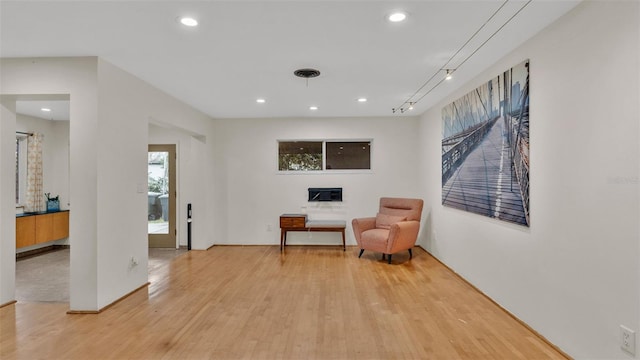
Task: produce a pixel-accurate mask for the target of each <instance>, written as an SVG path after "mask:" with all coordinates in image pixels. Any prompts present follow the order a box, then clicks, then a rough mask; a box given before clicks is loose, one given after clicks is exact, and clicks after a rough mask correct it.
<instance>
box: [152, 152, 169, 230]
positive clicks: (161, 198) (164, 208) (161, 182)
mask: <svg viewBox="0 0 640 360" xmlns="http://www.w3.org/2000/svg"><path fill="white" fill-rule="evenodd" d="M148 160H149V161H148V168H147V169H148V170H147V171H148V174H149V184H148V186H149V193H148V196H149V208H148V217H149V221H148V224H147V225H148V226H147V228H148V232H149V234H168V233H169V153H168V152H166V151H149V157H148Z"/></svg>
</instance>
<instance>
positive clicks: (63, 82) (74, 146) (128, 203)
mask: <svg viewBox="0 0 640 360" xmlns="http://www.w3.org/2000/svg"><path fill="white" fill-rule="evenodd" d="M0 70H1V75H2V76H1V81H2V82H1V84H0V89H1V90H2V94H3V95H20V96H22V95H25V94H26V95H28V94H67V95H69V98H70V125H69V126H70V129H69V132H70V150H69V151H70V165H69V166H70V179H69V182H70V193H69V198H70V200H71V204H72V211H71V214H70V236H69V239H70V243H71V269H70V270H71V281H70V298H71V299H70V307H71V309H72V310H98V309H100V308H102V307H104V306H106V305H108V304H110V303H111V302H113V301H115V300H117V299H118V298H120V297H121V296H123V295H125V294H127V293H128V292H130V291H132V290H134V289H136V288H138V287H139V286H141V285H144V284H145V283H146V282H147V278H148V275H147V256H148V255H147V254H148V250H147V243H148V240H147V231H146V218H147V207H146V204H147V195H146V183H147V174H146V167H147V144H148V124H149V121H151V120H152V119H154V120H153V121H157V122H161V123H165V124H173V125H174V126H178V127H180V128H182V129H187V130H188V131H189V132H190V133H192V134H196V135H197V136H198V139H199V141H200V142H201V143H202V144H203V145H201V146H196V147H197V150H198V151H199V152H200V154H199V156H201V160H202V161H204V162H206V163H210V164H211V163H213V161H212V160H211V159H213V155H212V152H213V146H212V144H211V143H208V144H207V142H206V139H207V137H212V134H211V129H212V128H213V126H212V124H211V120H210V119H209V117H207V116H206V115H204V114H202V113H200V112H198V111H196V110H194V109H192V108H191V107H189V106H188V105H186V104H184V103H181V102H179V101H177V100H176V99H174V98H172V97H170V96H168V95H167V94H165V93H162V92H160V91H159V90H157V89H155V88H153V87H151V86H150V85H148V84H146V83H145V82H143V81H141V80H140V79H137V78H135V77H134V76H132V75H129V74H127V73H125V72H124V71H122V70H120V69H118V68H116V67H115V66H113V65H111V64H109V63H107V62H105V61H103V60H100V59H98V58H95V57H87V58H37V59H0ZM5 112H6V113H8V114H9V115H7V116H6V117H7V118H10V117H11V116H10V115H11V114H12V113H11V110H10V109H9V110H8V111H4V109H3V113H2V114H3V117H5V116H4V114H5ZM13 116H15V115H13ZM10 120H11V119H9V121H8V122H7V123H6V124H8V125H6V126H7V128H10V129H8V130H9V131H10V132H11V133H13V131H14V130H15V118H14V119H13V123H12V122H11V121H10ZM2 126H3V133H2V134H3V135H2V137H3V139H5V138H8V135H6V134H5V133H4V126H5V122H4V119H3V125H2ZM14 136H15V135H14V134H11V137H14ZM2 144H4V140H3V142H2ZM204 144H206V145H204ZM3 153H4V152H3ZM10 154H11V152H10ZM0 166H1V167H2V174H7V173H13V167H12V166H13V165H11V164H10V163H9V162H6V161H2V162H0ZM208 175H211V173H208ZM203 181H205V182H206V183H208V184H209V185H210V187H211V188H213V186H214V181H213V179H204V180H203ZM3 184H4V183H0V190H2V197H1V198H0V201H2V206H1V207H0V209H4V208H5V207H7V204H8V203H9V202H11V203H13V202H14V201H13V199H14V197H13V196H14V190H13V189H14V186H13V185H11V189H9V187H8V186H3ZM140 186H142V188H140ZM139 190H142V191H139ZM7 195H9V196H7ZM212 198H213V191H207V190H206V189H205V190H203V193H202V196H201V197H199V198H198V199H197V201H198V202H199V204H198V207H199V208H201V209H203V214H202V215H201V216H202V218H203V219H206V218H210V217H211V216H209V215H208V214H206V211H207V206H206V203H207V202H211V201H212ZM13 206H14V205H13V204H12V205H11V207H12V208H13ZM0 211H1V210H0ZM0 215H1V216H2V217H1V218H0V223H1V225H2V226H1V228H2V229H3V230H2V232H1V233H0V234H1V235H2V238H1V239H0V242H1V243H2V247H0V249H2V253H0V258H1V259H2V260H1V261H0V265H1V266H2V274H3V275H2V276H3V277H4V276H5V275H4V274H12V271H14V270H13V269H15V257H14V254H15V211H13V214H11V216H9V215H8V214H5V212H2V213H0ZM203 224H207V227H203V228H202V229H200V231H201V232H202V236H200V237H198V242H196V243H194V248H196V249H198V248H207V247H208V246H209V245H211V244H212V243H213V238H211V237H208V236H206V235H205V234H210V233H211V232H212V226H211V224H210V223H207V222H203ZM5 229H6V230H5ZM10 244H13V246H14V248H13V250H12V249H11V248H10ZM132 256H134V257H136V258H137V259H138V260H139V265H138V266H137V267H133V268H132V267H130V266H129V261H130V259H131V257H132ZM0 286H1V287H0V299H3V300H4V299H8V300H7V301H11V300H12V298H13V297H14V289H13V283H12V282H10V281H6V282H3V283H2V284H0Z"/></svg>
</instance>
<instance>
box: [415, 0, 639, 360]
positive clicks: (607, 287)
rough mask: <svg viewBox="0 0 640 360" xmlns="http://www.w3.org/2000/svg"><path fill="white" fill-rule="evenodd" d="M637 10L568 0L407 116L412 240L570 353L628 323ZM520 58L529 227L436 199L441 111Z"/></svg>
mask: <svg viewBox="0 0 640 360" xmlns="http://www.w3.org/2000/svg"><path fill="white" fill-rule="evenodd" d="M639 7H640V5H639V3H638V2H599V1H586V2H583V3H581V4H580V5H578V6H577V7H576V8H575V9H573V10H572V11H571V12H569V13H568V14H566V15H565V16H563V17H562V18H561V19H559V20H558V21H557V22H555V23H554V24H552V25H550V26H549V27H547V28H546V29H544V30H543V31H542V32H540V33H539V34H538V35H536V36H535V37H533V38H532V39H530V40H529V41H527V42H526V43H525V44H523V45H522V46H521V47H519V48H518V49H517V50H515V51H513V52H512V53H511V54H509V55H508V56H506V57H505V58H503V59H502V60H500V61H499V62H498V63H496V64H495V65H493V66H492V67H491V68H490V69H487V70H486V71H485V72H483V73H482V74H480V75H479V76H478V77H476V79H475V80H474V81H471V82H470V83H467V84H464V85H461V87H460V88H459V89H458V90H457V91H456V92H455V93H454V94H452V95H451V96H449V97H448V98H447V99H445V100H444V101H442V102H441V103H439V104H438V105H437V106H434V107H433V108H431V109H430V110H428V111H427V112H426V113H425V114H423V116H422V117H421V120H420V136H421V138H422V140H423V141H422V143H421V146H422V150H421V154H424V155H423V158H422V160H421V163H422V165H421V172H420V178H421V179H422V180H421V183H422V184H424V187H423V192H424V198H425V199H426V200H427V202H426V204H425V213H426V214H424V216H426V218H427V221H426V224H425V226H426V227H428V230H427V231H423V236H422V238H421V243H422V245H423V246H425V247H426V249H427V250H428V251H429V252H431V253H432V254H433V255H435V256H436V257H437V258H439V259H440V260H442V261H443V262H444V263H445V264H447V265H448V266H449V267H451V268H452V269H453V270H454V271H456V272H457V273H459V274H460V275H461V276H462V277H464V278H465V279H467V280H468V281H469V282H471V283H472V284H473V285H474V286H476V287H477V288H478V289H480V290H481V291H482V292H484V293H485V294H487V295H488V296H489V297H490V298H492V299H493V300H495V301H496V302H497V303H499V304H500V305H501V306H503V307H504V308H505V309H507V310H508V311H509V312H511V313H513V314H514V315H515V316H516V317H518V318H519V319H521V320H523V321H524V322H525V323H527V324H528V325H530V326H531V327H532V328H533V329H535V330H536V331H537V332H539V333H540V334H541V335H542V336H544V337H545V338H547V339H548V340H549V341H550V342H552V343H553V344H555V345H557V346H558V347H559V348H560V349H562V350H563V351H565V352H566V353H568V354H569V355H570V356H572V357H574V358H577V359H582V358H591V359H627V358H631V357H632V356H630V355H629V354H627V353H625V352H624V351H623V350H621V348H620V328H619V327H620V325H625V326H627V327H629V328H631V329H633V330H635V331H636V332H638V331H639V330H640V266H639V261H640V256H639V254H640V248H639V247H640V244H639V239H640V228H639V226H638V223H639V222H640V191H639V180H638V179H639V178H640V148H639V147H640V145H639V144H640V122H639V120H638V114H639V113H640V109H639V107H640V104H639V103H640V101H639V99H640V91H639V87H640V86H639V85H640V73H639V72H640V51H639V48H638V44H640V36H639V32H640V26H639V24H640V21H639V18H640V16H639V14H640V11H639ZM525 59H530V69H531V70H530V71H531V72H530V74H531V75H530V76H531V79H530V85H531V93H530V141H531V148H530V159H531V168H530V186H531V187H530V201H531V208H530V210H531V227H530V228H526V227H521V226H517V225H512V224H509V223H505V222H501V221H497V220H493V219H489V218H486V217H482V216H479V215H475V214H471V213H467V212H463V211H460V210H455V209H452V208H447V207H443V206H442V205H441V178H440V177H441V170H440V169H441V160H442V159H441V146H440V144H441V140H442V139H441V127H442V120H441V109H442V107H443V106H444V105H446V104H448V103H450V102H452V101H453V100H455V99H457V98H459V97H460V96H462V95H464V94H465V93H467V92H469V91H471V90H472V89H474V88H475V87H477V86H478V85H479V84H481V83H482V82H484V81H487V80H488V79H490V78H492V77H495V76H496V75H497V74H499V73H501V72H503V71H505V70H506V69H509V68H510V67H512V66H513V65H515V64H518V63H520V62H521V61H523V60H525ZM636 341H638V339H637V340H636ZM636 358H637V355H636Z"/></svg>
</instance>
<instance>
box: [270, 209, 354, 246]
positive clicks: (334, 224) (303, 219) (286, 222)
mask: <svg viewBox="0 0 640 360" xmlns="http://www.w3.org/2000/svg"><path fill="white" fill-rule="evenodd" d="M346 226H347V225H346V222H345V221H344V220H315V221H310V220H308V219H307V215H306V214H282V215H280V251H282V250H283V249H284V247H285V246H286V245H287V231H333V232H339V233H342V251H346V250H347V246H346V243H345V239H344V229H345V228H346Z"/></svg>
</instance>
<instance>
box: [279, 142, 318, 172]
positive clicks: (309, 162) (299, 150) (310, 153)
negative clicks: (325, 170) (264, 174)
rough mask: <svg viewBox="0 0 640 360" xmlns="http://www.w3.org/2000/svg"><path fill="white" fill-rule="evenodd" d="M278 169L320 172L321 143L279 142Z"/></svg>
mask: <svg viewBox="0 0 640 360" xmlns="http://www.w3.org/2000/svg"><path fill="white" fill-rule="evenodd" d="M278 169H279V170H281V171H305V170H322V141H279V142H278Z"/></svg>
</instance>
